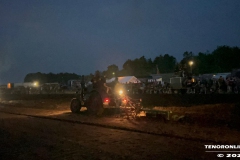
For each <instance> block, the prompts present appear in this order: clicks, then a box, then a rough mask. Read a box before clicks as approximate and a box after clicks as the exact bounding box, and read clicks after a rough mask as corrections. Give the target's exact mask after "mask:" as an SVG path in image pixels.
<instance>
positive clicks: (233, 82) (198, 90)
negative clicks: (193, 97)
mask: <svg viewBox="0 0 240 160" xmlns="http://www.w3.org/2000/svg"><path fill="white" fill-rule="evenodd" d="M182 85H183V88H184V89H185V90H186V93H187V94H213V93H215V94H226V93H234V94H239V93H240V79H239V78H237V77H227V78H226V79H224V78H223V77H222V76H220V77H219V79H214V78H201V77H197V78H192V77H190V78H187V79H186V80H185V82H184V83H183V84H182ZM125 88H126V90H127V92H128V93H130V94H173V93H174V91H173V88H172V87H171V85H170V83H168V82H162V81H159V82H157V81H156V82H147V83H128V84H125Z"/></svg>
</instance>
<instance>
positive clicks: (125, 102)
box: [70, 85, 141, 116]
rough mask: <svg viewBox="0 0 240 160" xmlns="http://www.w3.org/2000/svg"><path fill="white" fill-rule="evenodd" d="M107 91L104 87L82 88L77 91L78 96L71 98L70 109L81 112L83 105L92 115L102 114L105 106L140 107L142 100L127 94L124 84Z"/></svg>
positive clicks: (119, 107)
mask: <svg viewBox="0 0 240 160" xmlns="http://www.w3.org/2000/svg"><path fill="white" fill-rule="evenodd" d="M108 89H109V91H108V92H106V91H105V90H103V89H96V88H95V89H92V88H91V87H90V89H89V88H88V89H87V90H86V89H84V88H81V89H80V90H79V91H77V92H76V97H75V98H73V99H72V100H71V104H70V109H71V111H72V113H79V112H80V110H81V107H86V108H87V112H88V113H89V114H92V115H98V116H99V115H101V114H102V113H103V111H104V109H105V108H115V109H120V110H121V109H126V108H130V110H134V111H135V109H136V108H139V106H140V101H141V100H138V101H133V100H132V99H131V98H130V97H129V96H127V95H126V94H125V93H126V92H125V90H124V87H123V85H118V87H116V86H115V87H114V89H113V88H110V87H109V88H108Z"/></svg>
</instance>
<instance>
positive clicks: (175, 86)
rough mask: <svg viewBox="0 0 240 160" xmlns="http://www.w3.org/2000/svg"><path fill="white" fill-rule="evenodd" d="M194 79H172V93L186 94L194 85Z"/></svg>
mask: <svg viewBox="0 0 240 160" xmlns="http://www.w3.org/2000/svg"><path fill="white" fill-rule="evenodd" d="M193 82H194V79H193V78H192V77H172V78H170V88H171V92H172V93H176V94H185V93H187V92H188V90H189V89H191V88H190V86H191V85H192V84H193ZM188 83H190V84H189V86H188Z"/></svg>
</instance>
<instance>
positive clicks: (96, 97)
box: [87, 92, 104, 116]
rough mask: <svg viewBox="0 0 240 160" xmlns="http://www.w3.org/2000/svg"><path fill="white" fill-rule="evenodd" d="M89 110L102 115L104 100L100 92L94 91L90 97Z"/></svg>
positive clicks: (93, 113) (91, 112)
mask: <svg viewBox="0 0 240 160" xmlns="http://www.w3.org/2000/svg"><path fill="white" fill-rule="evenodd" d="M87 109H88V112H89V113H90V114H92V115H97V116H100V115H102V113H103V110H104V109H103V102H102V98H101V95H100V94H99V93H98V92H92V93H91V94H90V97H89V105H88V106H87Z"/></svg>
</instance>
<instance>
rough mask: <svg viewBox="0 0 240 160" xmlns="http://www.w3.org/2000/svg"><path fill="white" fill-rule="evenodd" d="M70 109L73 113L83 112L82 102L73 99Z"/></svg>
mask: <svg viewBox="0 0 240 160" xmlns="http://www.w3.org/2000/svg"><path fill="white" fill-rule="evenodd" d="M70 109H71V111H72V113H79V112H80V110H81V102H80V100H79V99H77V98H73V99H72V101H71V105H70Z"/></svg>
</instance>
